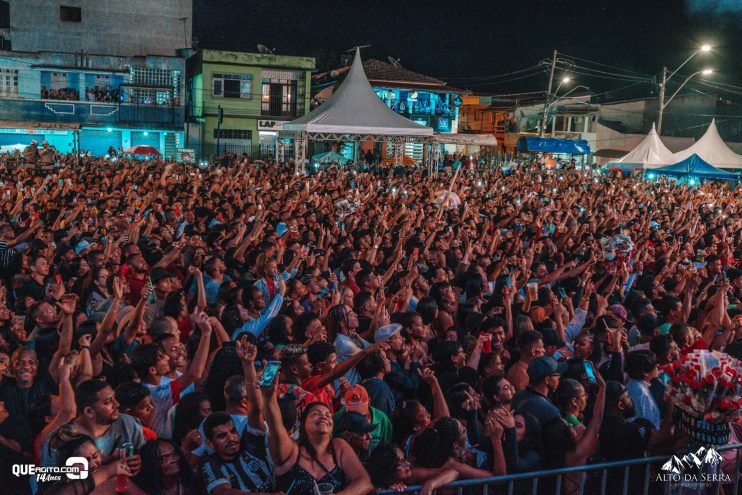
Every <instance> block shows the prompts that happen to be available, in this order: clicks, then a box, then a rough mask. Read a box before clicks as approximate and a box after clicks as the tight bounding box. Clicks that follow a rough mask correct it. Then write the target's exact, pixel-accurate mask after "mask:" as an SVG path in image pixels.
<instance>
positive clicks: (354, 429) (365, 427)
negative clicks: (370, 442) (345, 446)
mask: <svg viewBox="0 0 742 495" xmlns="http://www.w3.org/2000/svg"><path fill="white" fill-rule="evenodd" d="M377 427H378V425H372V424H371V423H369V422H368V421H367V420H366V416H364V415H363V414H361V413H357V412H347V413H345V415H344V416H343V417H342V418H341V419H340V424H339V425H338V432H341V433H342V432H345V431H349V432H351V433H371V432H372V431H374V430H375V429H376V428H377Z"/></svg>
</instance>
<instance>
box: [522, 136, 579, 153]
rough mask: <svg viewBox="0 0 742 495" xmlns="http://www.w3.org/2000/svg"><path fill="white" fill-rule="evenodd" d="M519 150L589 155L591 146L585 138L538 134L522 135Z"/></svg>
mask: <svg viewBox="0 0 742 495" xmlns="http://www.w3.org/2000/svg"><path fill="white" fill-rule="evenodd" d="M516 148H517V150H518V151H522V152H525V153H528V152H531V153H533V152H536V153H558V154H563V155H587V154H589V153H590V146H588V144H587V141H585V140H584V139H575V140H572V139H556V138H541V137H537V136H521V138H520V139H518V143H517V145H516Z"/></svg>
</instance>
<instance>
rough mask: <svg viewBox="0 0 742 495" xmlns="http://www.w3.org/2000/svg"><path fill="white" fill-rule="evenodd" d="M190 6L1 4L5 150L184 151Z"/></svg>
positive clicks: (87, 1) (169, 0) (0, 109)
mask: <svg viewBox="0 0 742 495" xmlns="http://www.w3.org/2000/svg"><path fill="white" fill-rule="evenodd" d="M190 15H191V0H158V1H157V2H153V1H144V0H132V1H128V2H120V1H115V0H97V1H92V0H67V1H65V2H59V3H58V2H54V1H51V2H50V1H43V0H23V1H10V2H7V1H0V36H1V37H2V40H0V48H1V49H2V51H0V145H8V144H28V142H29V141H30V140H31V139H37V140H41V139H45V140H47V141H49V143H50V144H51V145H53V146H55V147H56V148H57V149H58V150H59V151H62V152H70V151H73V150H76V149H80V150H81V151H90V152H91V153H93V154H94V155H102V154H105V153H106V152H107V151H108V149H109V148H110V147H111V146H113V148H115V149H118V148H124V149H126V148H128V147H130V146H135V145H139V144H146V145H151V146H154V147H155V148H157V149H158V150H159V151H160V152H161V153H162V154H163V155H164V156H175V154H176V149H177V148H178V147H182V142H183V123H184V113H185V103H184V102H185V99H184V90H185V58H184V57H183V56H180V55H181V54H184V52H183V50H184V49H187V48H188V45H189V44H190V42H189V41H188V39H189V36H190V29H191V28H190V26H191V23H190Z"/></svg>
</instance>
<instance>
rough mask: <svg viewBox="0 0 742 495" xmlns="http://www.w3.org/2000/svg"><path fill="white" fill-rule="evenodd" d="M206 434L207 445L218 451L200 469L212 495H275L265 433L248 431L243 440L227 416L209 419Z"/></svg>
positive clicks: (220, 415)
mask: <svg viewBox="0 0 742 495" xmlns="http://www.w3.org/2000/svg"><path fill="white" fill-rule="evenodd" d="M249 386H252V387H254V386H255V384H254V383H253V384H250V385H249ZM203 430H204V436H205V437H206V445H207V446H208V447H209V448H210V449H213V450H214V453H213V454H212V455H209V456H207V457H206V458H205V459H204V460H203V461H202V462H201V464H200V466H199V471H200V474H201V478H202V480H203V482H204V485H206V490H207V491H208V492H209V495H222V494H236V493H272V492H274V491H275V490H274V487H273V485H274V483H273V477H272V473H271V467H270V464H269V463H270V460H269V457H268V443H267V442H268V440H267V435H266V434H265V433H264V432H257V431H255V430H254V429H253V428H246V429H245V432H244V433H243V434H242V436H241V437H240V435H239V434H238V433H237V429H236V428H235V425H234V422H233V421H232V418H231V417H230V415H229V414H227V413H226V412H216V413H213V414H212V415H211V416H209V417H208V418H206V420H205V421H204V423H203Z"/></svg>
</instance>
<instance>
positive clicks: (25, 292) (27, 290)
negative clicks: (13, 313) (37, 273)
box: [15, 279, 46, 301]
mask: <svg viewBox="0 0 742 495" xmlns="http://www.w3.org/2000/svg"><path fill="white" fill-rule="evenodd" d="M25 297H32V298H33V299H34V300H35V301H43V300H44V298H46V291H45V290H44V285H43V284H40V283H38V282H37V281H36V280H34V279H31V280H29V281H28V282H26V283H25V284H23V285H21V286H20V287H18V288H17V289H16V290H15V299H16V301H20V300H23V299H24V298H25Z"/></svg>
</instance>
